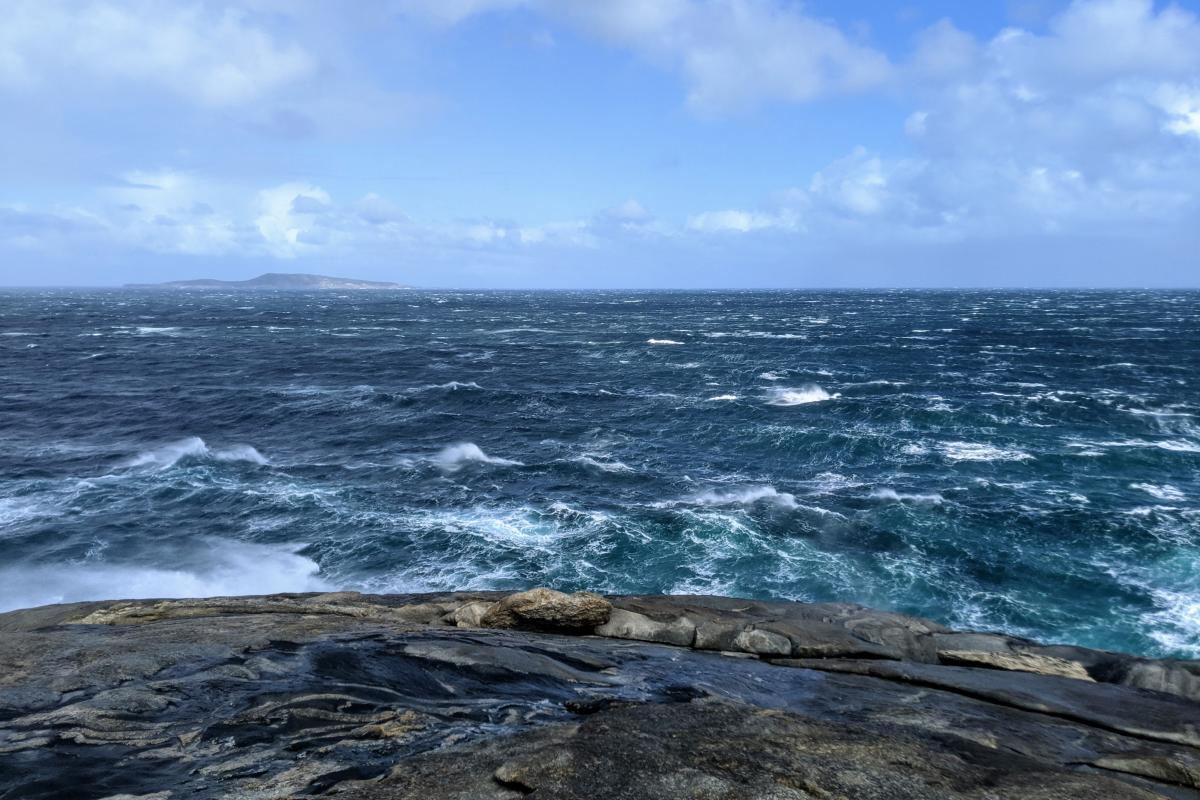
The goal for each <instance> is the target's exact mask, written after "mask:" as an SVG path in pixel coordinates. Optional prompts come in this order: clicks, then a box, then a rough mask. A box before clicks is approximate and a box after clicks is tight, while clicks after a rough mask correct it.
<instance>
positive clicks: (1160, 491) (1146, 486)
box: [1129, 483, 1187, 500]
mask: <svg viewBox="0 0 1200 800" xmlns="http://www.w3.org/2000/svg"><path fill="white" fill-rule="evenodd" d="M1129 488H1130V489H1141V490H1142V491H1143V492H1146V493H1147V494H1149V495H1151V496H1152V497H1157V498H1158V499H1159V500H1186V499H1187V496H1186V495H1185V494H1184V493H1183V492H1181V491H1180V490H1179V489H1177V488H1175V487H1174V486H1172V485H1171V484H1169V483H1164V484H1162V485H1161V486H1159V485H1155V484H1153V483H1131V484H1129Z"/></svg>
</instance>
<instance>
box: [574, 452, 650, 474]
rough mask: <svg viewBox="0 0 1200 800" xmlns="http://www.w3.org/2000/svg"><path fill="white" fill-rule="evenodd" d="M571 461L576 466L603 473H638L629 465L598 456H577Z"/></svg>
mask: <svg viewBox="0 0 1200 800" xmlns="http://www.w3.org/2000/svg"><path fill="white" fill-rule="evenodd" d="M571 460H572V461H574V462H575V463H576V464H582V465H583V466H585V467H591V468H592V469H598V470H600V471H601V472H614V473H617V472H624V473H629V472H636V470H635V469H634V468H633V467H631V466H629V465H628V464H625V463H623V462H621V461H617V460H616V459H608V458H605V457H603V456H599V457H597V456H590V455H582V456H576V457H575V458H573V459H571Z"/></svg>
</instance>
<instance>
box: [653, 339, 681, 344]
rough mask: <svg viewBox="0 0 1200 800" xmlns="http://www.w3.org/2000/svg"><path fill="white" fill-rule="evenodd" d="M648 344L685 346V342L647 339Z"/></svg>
mask: <svg viewBox="0 0 1200 800" xmlns="http://www.w3.org/2000/svg"><path fill="white" fill-rule="evenodd" d="M646 344H683V342H677V341H675V340H674V339H647V340H646Z"/></svg>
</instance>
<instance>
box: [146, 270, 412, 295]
mask: <svg viewBox="0 0 1200 800" xmlns="http://www.w3.org/2000/svg"><path fill="white" fill-rule="evenodd" d="M122 288H125V289H263V290H291V291H295V290H313V289H318V290H328V289H335V290H344V289H366V290H379V289H411V288H412V287H411V286H407V285H405V284H403V283H392V282H388V281H364V280H359V279H357V278H335V277H331V276H328V275H309V274H307V273H301V272H292V273H287V272H267V273H264V274H262V275H259V276H258V277H256V278H250V279H248V280H244V281H223V280H218V279H216V278H196V279H193V280H183V281H166V282H163V283H127V284H125V285H124V286H123V287H122Z"/></svg>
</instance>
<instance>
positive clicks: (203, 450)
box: [123, 436, 270, 469]
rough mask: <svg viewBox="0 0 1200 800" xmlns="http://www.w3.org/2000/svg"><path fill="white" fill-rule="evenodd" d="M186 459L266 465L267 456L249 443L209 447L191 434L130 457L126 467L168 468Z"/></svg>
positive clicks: (267, 462)
mask: <svg viewBox="0 0 1200 800" xmlns="http://www.w3.org/2000/svg"><path fill="white" fill-rule="evenodd" d="M185 459H212V460H215V461H244V462H247V463H250V464H258V465H260V466H261V465H265V464H269V463H270V462H269V461H267V458H266V456H264V455H263V454H262V453H260V452H258V451H257V450H255V449H254V448H253V447H251V446H250V445H248V444H234V445H230V446H228V447H216V448H211V447H209V446H208V445H207V444H206V443H205V442H204V440H203V439H201V438H200V437H199V436H189V437H187V438H186V439H180V440H178V441H175V442H171V443H170V444H164V445H162V446H161V447H156V448H154V449H152V450H143V451H142V452H140V453H138V454H137V455H136V456H134V457H133V458H130V459H128V460H127V461H126V462H125V463H124V465H123V466H126V467H153V468H156V469H168V468H170V467H173V466H175V465H176V464H178V463H179V462H180V461H183V460H185Z"/></svg>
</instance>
